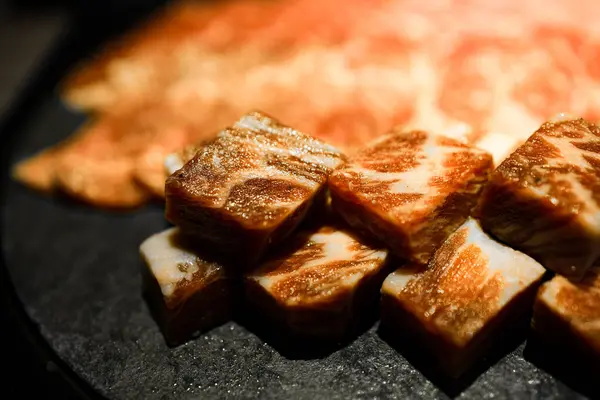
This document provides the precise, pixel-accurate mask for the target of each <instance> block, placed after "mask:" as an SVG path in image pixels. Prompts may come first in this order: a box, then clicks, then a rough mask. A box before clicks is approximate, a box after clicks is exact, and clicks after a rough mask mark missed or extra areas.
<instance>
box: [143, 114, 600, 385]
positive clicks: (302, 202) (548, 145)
mask: <svg viewBox="0 0 600 400" xmlns="http://www.w3.org/2000/svg"><path fill="white" fill-rule="evenodd" d="M599 147H600V128H598V127H597V126H596V125H594V124H593V123H591V122H589V121H587V120H584V119H567V117H565V116H564V115H561V116H560V117H559V118H558V119H555V120H552V121H550V122H546V123H544V124H543V125H542V127H541V128H540V129H539V130H537V131H535V132H534V133H533V134H532V135H531V136H530V138H529V139H527V140H526V141H525V143H523V144H522V145H521V146H519V147H518V148H517V149H516V150H515V151H514V152H513V153H512V154H511V155H509V156H508V157H507V158H506V159H505V160H500V161H501V162H500V165H499V167H498V168H496V170H493V161H492V155H490V154H489V153H487V152H485V151H483V150H480V149H478V148H476V147H474V146H472V145H467V144H464V143H461V142H460V141H457V140H455V139H452V138H448V137H446V136H444V135H439V134H434V133H429V132H425V131H421V130H403V129H402V128H401V127H396V128H393V129H392V131H391V133H387V134H384V135H382V136H381V137H380V138H377V139H375V140H374V141H373V142H372V143H370V144H368V145H367V146H366V147H365V149H363V150H361V151H359V152H357V153H356V154H354V155H353V156H350V157H346V156H345V155H343V154H342V153H340V152H339V151H338V150H336V149H335V148H333V147H331V146H329V145H327V144H325V143H324V142H322V141H319V140H317V139H314V138H311V137H310V136H308V135H306V134H303V133H300V132H298V131H296V130H294V129H292V128H289V127H286V126H284V125H282V124H281V123H279V122H278V121H276V120H275V119H273V118H272V117H268V116H267V115H266V114H264V113H261V112H252V113H249V114H246V115H244V116H243V117H241V118H240V119H239V120H238V121H237V122H235V123H234V124H233V125H232V127H229V128H225V129H224V130H222V131H221V132H219V134H218V135H217V137H216V138H215V139H214V140H212V141H209V142H206V143H204V144H198V145H197V151H196V153H195V155H193V156H192V155H191V154H192V151H191V150H190V149H191V148H190V149H188V150H186V152H187V153H188V154H187V155H186V154H183V153H185V152H183V153H179V154H174V155H173V160H174V161H173V163H172V165H173V166H174V167H173V169H175V166H178V165H181V164H183V166H181V168H180V169H178V170H176V171H175V172H173V174H172V175H171V176H170V177H169V178H168V179H167V185H166V215H167V218H168V219H169V220H170V221H171V222H173V223H174V224H175V225H177V226H178V228H177V229H179V230H178V231H176V232H178V234H179V235H181V236H182V237H185V238H186V240H188V241H189V242H190V243H194V244H195V245H196V253H195V254H196V255H197V257H201V256H200V255H199V254H202V251H204V250H202V249H205V250H206V251H210V252H211V253H212V254H215V253H218V252H219V251H220V252H221V253H223V254H222V255H220V256H219V258H218V259H219V260H222V263H221V264H218V265H219V267H220V268H221V270H219V271H222V272H223V275H220V276H222V277H225V276H226V277H227V279H221V280H218V279H215V280H214V282H220V283H223V285H225V283H227V284H229V282H231V277H234V278H235V279H237V280H238V281H239V282H240V284H243V285H244V287H245V290H242V288H241V287H240V288H239V289H234V290H230V291H222V292H219V294H220V295H223V296H230V299H229V302H226V301H223V303H226V304H232V302H233V301H234V298H235V297H236V294H237V295H239V296H244V304H246V306H247V308H246V311H249V312H251V313H254V315H256V316H257V317H259V318H260V320H266V321H268V322H271V324H269V325H270V326H271V328H272V329H281V330H282V332H280V334H278V335H279V336H282V337H302V338H306V337H310V338H313V339H315V338H317V339H319V340H331V339H333V340H341V339H343V338H347V337H348V336H349V335H352V334H355V333H356V332H357V330H356V329H355V328H357V327H358V326H360V324H359V322H360V321H366V320H369V318H375V317H376V316H377V307H376V300H377V299H378V298H381V311H382V314H381V322H382V326H383V327H384V328H385V329H387V330H389V331H390V332H392V333H393V335H394V336H395V337H399V338H403V340H405V341H406V342H408V343H410V344H411V346H412V345H414V346H416V347H417V348H420V349H422V354H424V355H425V354H427V355H428V357H430V358H431V360H433V363H434V364H435V365H437V366H439V369H440V370H441V371H442V372H443V373H444V374H445V375H447V376H450V377H453V378H457V377H460V376H462V375H463V374H464V373H465V372H467V371H469V370H471V369H472V368H473V367H474V366H476V365H480V361H481V360H482V358H484V357H485V356H486V355H488V354H490V353H492V352H493V351H494V350H495V349H496V348H497V345H498V343H499V342H500V339H502V338H504V337H506V336H510V335H509V334H510V333H511V332H517V333H518V332H521V333H522V332H523V330H519V329H517V328H518V327H522V328H524V329H528V326H529V322H530V318H531V312H532V309H533V306H534V301H535V329H536V331H537V332H538V333H539V334H540V335H542V336H543V337H545V338H547V339H548V340H549V341H551V342H552V341H556V342H558V343H559V344H560V345H563V346H564V347H567V348H568V347H569V346H571V345H572V346H574V347H575V348H581V347H582V346H583V347H585V348H589V349H591V350H590V351H587V352H585V351H584V353H586V357H587V358H589V359H591V360H592V361H593V362H595V363H597V362H598V360H600V352H599V351H598V350H599V349H598V344H599V342H598V339H599V338H600V337H599V336H598V334H599V331H598V329H597V328H598V322H600V302H599V301H598V299H599V298H598V295H599V294H600V286H599V285H598V282H600V280H598V274H597V272H598V271H597V270H598V268H600V265H598V267H595V268H588V267H589V265H591V264H596V263H600V260H599V259H598V255H599V254H598V252H597V251H598V248H597V246H596V244H597V243H598V237H597V236H598V233H597V228H598V226H599V225H598V220H599V218H600V212H599V210H600V208H599V207H600V198H598V196H597V194H598V193H600V191H598V190H597V189H596V187H597V184H598V181H600V168H599V167H600V154H599V153H598V149H599ZM186 160H187V161H186ZM490 176H491V177H490ZM595 185H596V186H595ZM328 200H331V201H328ZM311 204H312V206H310V205H311ZM323 210H326V212H324V213H323ZM311 217H312V218H311ZM564 221H567V222H564ZM168 232H173V231H168ZM564 232H571V233H570V234H571V235H577V236H564V239H563V241H564V242H565V243H562V242H561V240H560V238H559V236H557V235H558V234H561V235H565V233H564ZM161 235H165V234H164V233H163V234H161ZM159 237H160V236H159ZM571 237H574V238H575V239H574V241H571ZM151 240H156V239H149V241H151ZM163 241H164V239H163ZM523 243H525V244H527V245H523ZM509 246H515V248H514V249H513V248H511V247H509ZM155 247H156V248H161V249H162V248H164V247H165V245H164V244H161V245H152V244H149V242H146V243H145V244H144V245H142V254H144V255H145V258H146V259H147V260H148V264H149V266H150V271H151V272H152V274H153V275H154V281H156V282H158V284H159V287H160V288H162V294H161V293H160V292H158V291H157V292H156V293H157V294H156V295H155V296H156V297H155V299H154V301H155V302H156V303H157V304H162V305H161V307H162V308H163V309H164V308H165V307H166V308H167V309H168V308H169V304H171V303H172V302H173V299H172V296H173V295H172V294H170V292H169V290H168V288H171V290H172V285H173V284H172V282H173V280H176V279H179V280H182V279H187V281H186V285H187V286H185V287H186V288H189V289H188V290H189V291H190V293H191V292H195V293H198V295H197V296H198V297H199V298H202V299H206V298H208V297H210V296H215V294H212V293H211V292H210V286H207V285H206V283H205V282H206V280H207V278H206V274H195V275H186V274H185V273H183V272H179V273H176V272H173V274H171V275H169V276H170V279H171V280H166V281H165V277H164V276H165V274H164V273H163V274H162V275H161V274H160V272H161V269H160V268H157V267H156V263H157V261H153V258H152V257H151V256H149V254H151V250H153V249H154V248H155ZM572 247H575V249H574V250H572ZM388 251H389V252H390V255H388ZM171 252H172V253H173V254H174V255H172V256H171V255H169V261H170V262H171V264H169V265H171V266H172V265H176V264H177V261H175V260H176V259H177V258H182V259H183V258H185V257H189V255H186V254H184V253H181V252H176V251H175V250H173V249H171ZM392 253H393V256H392V255H391V254H392ZM562 255H564V258H563V259H561V258H560V257H561V256H562ZM156 259H157V257H155V258H154V260H156ZM200 259H205V258H200ZM565 260H569V261H568V262H571V264H570V265H571V267H568V268H566V267H564V265H565V262H567V261H565ZM153 263H154V264H153ZM557 265H562V266H563V267H562V268H558V267H557ZM393 270H395V272H392V273H391V274H389V273H390V272H391V271H393ZM173 271H176V270H173ZM581 271H583V272H581ZM575 272H581V273H575ZM553 273H556V274H557V275H555V276H554V278H552V280H551V281H549V282H547V283H546V284H544V285H543V286H542V289H541V290H540V291H539V293H538V289H539V286H540V284H541V283H542V280H543V278H544V277H545V276H546V275H551V274H553ZM388 274H389V275H388ZM386 276H387V278H386ZM384 279H385V281H384ZM569 279H571V280H569ZM577 279H579V281H577ZM196 280H197V281H198V284H197V285H196V284H194V282H195V281H196ZM155 286H156V285H155ZM228 287H233V286H228ZM380 293H381V294H380ZM536 295H537V300H536ZM374 300H375V301H374ZM215 301H221V300H215ZM203 304H204V303H202V305H200V306H190V307H189V308H188V309H187V310H186V311H183V312H185V313H188V314H187V316H188V317H187V318H184V317H181V318H182V319H183V320H189V315H198V316H201V315H202V314H203V313H204V312H205V311H204V310H203V308H202V306H203ZM183 312H182V313H183ZM208 315H211V314H210V313H209V314H208ZM221 321H222V320H219V319H217V320H216V322H215V323H219V322H221ZM208 328H209V326H208V325H204V324H201V325H200V326H199V329H208ZM182 329H183V328H182ZM186 329H187V328H186ZM196 329H198V326H196ZM283 332H285V333H283ZM190 334H191V332H190V330H189V329H188V335H190ZM579 338H581V340H579ZM575 342H578V343H575ZM579 342H581V343H579Z"/></svg>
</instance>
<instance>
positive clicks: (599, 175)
mask: <svg viewBox="0 0 600 400" xmlns="http://www.w3.org/2000/svg"><path fill="white" fill-rule="evenodd" d="M477 214H478V215H479V216H480V218H481V221H482V225H483V227H484V229H486V230H487V231H489V232H491V233H492V234H493V235H494V236H496V237H497V238H498V239H500V240H502V241H503V242H506V243H508V244H510V245H511V246H513V247H514V248H517V249H519V250H521V251H524V252H526V253H527V254H529V255H531V256H532V257H534V258H536V259H537V260H539V261H540V262H541V263H542V264H543V265H544V266H545V267H546V268H549V269H551V270H554V271H556V272H558V273H561V274H563V275H566V276H569V277H572V278H581V277H582V276H583V275H584V274H585V271H586V270H587V269H588V268H589V267H590V266H591V265H592V264H593V263H594V262H595V261H596V259H597V258H598V257H599V256H600V128H599V127H598V126H597V125H594V124H592V123H590V122H588V121H586V120H583V119H576V120H558V121H554V122H547V123H545V124H543V125H542V126H541V128H540V129H539V130H538V131H537V132H535V133H534V134H533V135H532V136H531V137H530V138H529V139H528V140H527V141H526V142H525V143H524V144H523V145H522V146H520V147H519V148H518V149H517V150H516V151H515V152H514V153H513V154H512V155H511V156H510V157H508V158H507V159H506V160H505V161H504V162H502V164H501V165H500V166H499V167H498V168H497V169H496V171H495V172H494V174H493V175H492V177H491V178H490V183H489V184H488V186H487V187H486V189H485V190H484V193H483V194H482V197H481V203H480V205H479V207H478V211H477Z"/></svg>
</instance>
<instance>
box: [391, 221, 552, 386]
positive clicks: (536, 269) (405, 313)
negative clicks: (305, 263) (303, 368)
mask: <svg viewBox="0 0 600 400" xmlns="http://www.w3.org/2000/svg"><path fill="white" fill-rule="evenodd" d="M544 272H545V270H544V268H543V267H542V266H541V265H540V264H538V263H537V262H536V261H535V260H534V259H532V258H531V257H529V256H527V255H525V254H523V253H520V252H518V251H515V250H513V249H511V248H509V247H506V246H504V245H502V244H500V243H498V242H496V241H494V240H492V239H491V238H490V237H489V236H487V235H486V234H485V233H484V232H483V231H482V230H481V228H480V226H479V224H478V223H477V221H475V220H474V219H472V218H469V219H468V220H467V221H466V222H465V223H464V224H463V225H462V226H461V227H460V228H459V229H458V230H456V232H454V233H453V234H452V235H451V236H450V237H449V238H448V239H447V240H446V241H445V242H444V244H443V245H442V246H441V247H440V248H439V249H438V250H437V252H436V253H435V255H434V256H433V257H432V259H431V260H430V262H429V265H428V266H427V267H425V268H423V267H421V268H410V267H408V268H400V269H398V270H396V271H395V272H393V273H392V274H390V276H388V277H387V278H386V280H385V282H384V283H383V287H382V316H381V323H382V325H383V326H384V327H385V329H387V330H388V331H391V332H393V334H395V335H400V336H402V337H406V338H407V340H409V341H410V340H414V341H415V343H416V344H417V345H418V346H419V348H421V349H422V351H423V352H425V353H426V354H427V355H428V356H430V357H431V358H432V359H434V360H435V361H436V362H437V370H438V371H439V372H442V373H443V374H445V375H446V376H450V377H454V378H457V377H460V376H461V375H462V374H463V373H465V372H466V371H468V370H469V369H470V368H471V367H473V366H474V365H475V364H476V363H477V361H479V360H480V359H481V358H483V357H485V356H486V355H487V354H488V353H490V352H491V351H492V350H493V346H494V345H495V344H497V340H498V339H499V338H501V337H502V336H503V335H506V334H510V332H511V331H513V330H516V329H517V327H518V326H519V325H521V326H523V327H525V328H526V327H527V325H528V322H529V319H528V317H529V312H530V310H531V305H532V303H533V300H534V296H535V293H536V289H537V286H538V283H539V282H540V281H541V279H542V277H543V275H544Z"/></svg>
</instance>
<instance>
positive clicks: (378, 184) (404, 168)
mask: <svg viewBox="0 0 600 400" xmlns="http://www.w3.org/2000/svg"><path fill="white" fill-rule="evenodd" d="M492 168H493V161H492V157H491V155H489V154H488V153H486V152H484V151H482V150H479V149H477V148H474V147H471V146H468V145H465V144H462V143H460V142H458V141H456V140H454V139H450V138H446V137H443V136H436V135H432V134H429V133H426V132H422V131H411V132H401V131H393V132H392V133H390V134H388V135H386V136H384V137H383V138H381V139H380V140H378V141H376V142H375V143H373V144H372V145H371V146H369V147H368V148H367V149H365V150H363V151H362V152H360V153H358V154H357V155H355V156H354V157H353V158H352V159H351V160H350V161H349V163H348V164H347V165H345V166H344V167H343V168H340V169H338V170H337V171H335V172H334V173H333V174H332V175H331V176H330V178H329V187H330V191H331V197H332V207H333V209H334V210H335V211H336V212H338V213H340V214H341V215H342V217H343V218H344V219H345V220H346V221H347V222H348V223H349V224H350V225H351V226H353V227H354V228H357V229H359V230H361V231H365V232H368V233H370V234H372V235H374V236H376V237H377V238H379V239H380V240H381V241H383V242H384V243H386V244H387V245H388V246H389V247H390V249H391V250H392V251H393V252H395V253H397V254H398V255H399V256H400V257H403V258H406V259H409V260H411V261H414V262H416V263H419V264H425V263H427V261H428V260H429V258H430V257H431V255H432V254H433V252H434V251H435V249H436V248H437V247H438V246H439V245H440V244H441V243H442V242H443V241H444V240H445V239H446V238H447V237H448V235H450V234H451V233H452V232H453V231H454V230H455V229H456V228H458V227H459V226H460V224H462V223H463V222H464V221H465V220H466V219H467V217H468V216H469V214H470V213H471V209H472V208H473V207H474V206H475V204H476V202H477V199H478V196H479V193H480V191H481V189H482V187H483V185H484V184H485V183H486V182H487V179H488V175H489V173H490V172H491V169H492Z"/></svg>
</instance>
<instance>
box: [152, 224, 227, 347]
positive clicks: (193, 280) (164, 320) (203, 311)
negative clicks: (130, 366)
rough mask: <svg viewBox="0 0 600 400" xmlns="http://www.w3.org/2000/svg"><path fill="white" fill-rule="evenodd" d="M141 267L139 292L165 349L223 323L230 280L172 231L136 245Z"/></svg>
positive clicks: (216, 265) (175, 229)
mask: <svg viewBox="0 0 600 400" xmlns="http://www.w3.org/2000/svg"><path fill="white" fill-rule="evenodd" d="M140 254H141V256H142V258H143V259H144V261H145V263H146V265H145V266H144V268H143V269H142V278H143V291H144V295H145V297H146V300H147V301H148V304H149V305H150V309H151V311H152V312H153V314H154V316H155V319H156V320H157V322H158V323H159V325H160V328H161V330H162V331H163V334H164V336H165V339H166V341H167V343H168V344H169V345H172V346H174V345H177V344H180V343H182V342H185V341H187V340H188V339H190V338H192V337H193V336H194V335H195V334H196V333H199V332H202V331H206V330H207V329H210V328H213V327H215V326H217V325H220V324H221V323H224V322H226V321H227V320H229V318H230V316H231V314H232V310H233V305H234V302H235V296H236V290H235V280H234V279H233V278H232V277H231V276H230V275H229V274H228V273H227V271H226V269H225V268H224V267H223V265H222V264H221V263H220V262H219V261H216V260H215V259H213V257H212V256H207V253H206V251H199V250H198V249H196V248H195V247H194V246H192V245H190V243H189V240H187V239H186V238H185V237H183V236H182V235H181V233H180V231H179V229H177V228H170V229H167V230H165V231H163V232H160V233H157V234H155V235H153V236H151V237H149V238H148V239H146V240H145V241H144V242H143V243H142V245H141V246H140Z"/></svg>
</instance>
